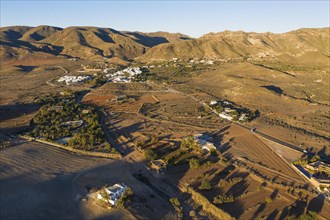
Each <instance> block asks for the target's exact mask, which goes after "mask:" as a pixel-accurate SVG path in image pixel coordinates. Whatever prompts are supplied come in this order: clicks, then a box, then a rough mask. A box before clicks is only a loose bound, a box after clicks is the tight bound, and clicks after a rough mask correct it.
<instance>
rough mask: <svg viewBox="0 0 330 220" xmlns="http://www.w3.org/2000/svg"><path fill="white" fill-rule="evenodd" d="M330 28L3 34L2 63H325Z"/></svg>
mask: <svg viewBox="0 0 330 220" xmlns="http://www.w3.org/2000/svg"><path fill="white" fill-rule="evenodd" d="M329 35H330V28H328V27H325V28H301V29H297V30H293V31H289V32H285V33H281V34H278V33H272V32H264V33H257V32H244V31H228V30H226V31H223V32H210V33H207V34H205V35H203V36H201V37H199V38H191V37H189V36H188V35H185V34H181V33H168V32H163V31H156V32H140V31H133V32H132V31H117V30H115V29H112V28H101V27H93V26H71V27H67V28H60V27H53V26H48V25H39V26H36V27H30V26H9V27H1V28H0V40H1V42H0V47H1V58H2V59H11V58H16V59H19V58H21V57H24V56H26V55H33V54H47V55H51V56H64V57H79V58H82V59H99V58H102V57H108V58H111V57H116V58H119V59H122V60H126V61H133V60H136V61H141V62H152V61H162V60H170V59H172V58H174V57H177V58H184V59H191V58H210V59H232V58H243V59H254V60H258V59H268V60H269V59H276V60H290V61H295V60H297V58H298V57H299V58H300V59H301V61H303V62H304V61H306V60H307V61H308V62H309V61H311V60H312V59H311V57H314V58H315V59H314V60H316V61H320V62H324V60H326V59H328V58H329V57H330V46H329V45H330V43H329V42H330V40H329Z"/></svg>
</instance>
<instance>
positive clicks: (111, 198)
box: [97, 183, 127, 206]
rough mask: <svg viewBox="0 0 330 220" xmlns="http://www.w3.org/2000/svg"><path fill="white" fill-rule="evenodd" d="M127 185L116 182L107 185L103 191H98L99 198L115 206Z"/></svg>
mask: <svg viewBox="0 0 330 220" xmlns="http://www.w3.org/2000/svg"><path fill="white" fill-rule="evenodd" d="M126 189H127V186H126V185H125V184H119V183H116V184H114V185H113V186H109V187H106V188H105V189H104V193H106V195H104V194H103V193H100V192H99V193H98V194H97V198H98V199H100V200H103V201H105V202H109V203H110V204H111V205H113V206H115V205H116V203H117V201H118V199H119V198H120V197H121V196H122V195H123V194H124V192H125V190H126Z"/></svg>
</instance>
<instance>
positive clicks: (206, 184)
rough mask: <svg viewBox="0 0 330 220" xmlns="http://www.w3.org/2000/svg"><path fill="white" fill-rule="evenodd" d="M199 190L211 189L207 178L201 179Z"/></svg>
mask: <svg viewBox="0 0 330 220" xmlns="http://www.w3.org/2000/svg"><path fill="white" fill-rule="evenodd" d="M198 189H200V190H210V189H212V186H211V182H210V181H209V180H207V179H206V180H202V182H201V185H200V186H199V187H198Z"/></svg>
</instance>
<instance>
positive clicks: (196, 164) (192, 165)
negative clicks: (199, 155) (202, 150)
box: [189, 158, 200, 170]
mask: <svg viewBox="0 0 330 220" xmlns="http://www.w3.org/2000/svg"><path fill="white" fill-rule="evenodd" d="M189 167H190V168H191V169H193V170H196V169H198V168H200V164H199V161H198V160H197V159H196V158H192V159H190V160H189Z"/></svg>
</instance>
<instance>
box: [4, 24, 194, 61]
mask: <svg viewBox="0 0 330 220" xmlns="http://www.w3.org/2000/svg"><path fill="white" fill-rule="evenodd" d="M187 39H191V38H190V37H188V36H186V35H183V34H179V33H177V34H171V33H166V32H154V33H142V32H126V31H125V32H124V31H123V32H120V31H116V30H114V29H110V28H99V27H68V28H65V29H62V28H57V27H51V26H38V27H27V26H13V27H3V28H1V29H0V40H1V43H0V46H1V58H2V59H8V58H21V57H24V56H25V55H27V54H28V55H31V54H34V55H37V54H39V55H47V56H49V55H55V56H56V55H63V56H67V57H79V58H89V59H90V58H101V57H117V58H120V59H123V60H131V59H133V58H135V57H137V56H140V55H142V54H143V53H145V51H146V50H147V49H148V48H149V47H153V46H156V45H159V44H163V43H168V42H176V41H181V40H187Z"/></svg>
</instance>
